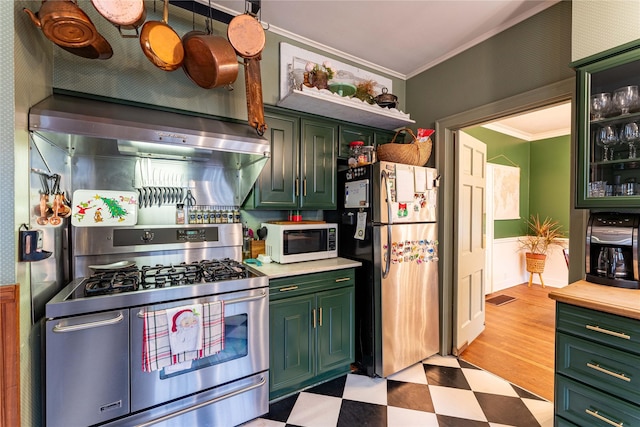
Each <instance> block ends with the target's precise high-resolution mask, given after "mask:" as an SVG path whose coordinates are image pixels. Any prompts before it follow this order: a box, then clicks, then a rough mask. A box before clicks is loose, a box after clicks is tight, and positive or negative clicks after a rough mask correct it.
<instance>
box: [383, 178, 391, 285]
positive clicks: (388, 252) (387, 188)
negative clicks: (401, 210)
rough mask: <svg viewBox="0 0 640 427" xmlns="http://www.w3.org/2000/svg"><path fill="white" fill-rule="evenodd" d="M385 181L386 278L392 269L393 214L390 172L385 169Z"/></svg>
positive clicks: (384, 277)
mask: <svg viewBox="0 0 640 427" xmlns="http://www.w3.org/2000/svg"><path fill="white" fill-rule="evenodd" d="M381 177H382V180H383V181H384V184H385V185H384V188H385V192H386V193H387V250H386V251H384V254H383V255H382V256H383V257H384V258H383V260H382V261H383V262H384V270H382V278H383V279H386V278H387V276H388V275H389V270H390V269H391V224H393V216H392V215H391V188H390V186H389V174H388V173H387V171H385V170H383V171H382V173H381Z"/></svg>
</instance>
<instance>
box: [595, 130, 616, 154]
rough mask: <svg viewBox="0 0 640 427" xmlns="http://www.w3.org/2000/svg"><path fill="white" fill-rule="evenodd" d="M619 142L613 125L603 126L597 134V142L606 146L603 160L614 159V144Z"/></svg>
mask: <svg viewBox="0 0 640 427" xmlns="http://www.w3.org/2000/svg"><path fill="white" fill-rule="evenodd" d="M618 142H619V140H618V134H617V132H616V129H615V127H613V126H602V127H601V128H600V129H599V130H598V133H597V134H596V144H597V145H599V146H601V147H603V148H604V155H603V158H602V160H605V161H606V160H613V146H614V145H615V144H617V143H618Z"/></svg>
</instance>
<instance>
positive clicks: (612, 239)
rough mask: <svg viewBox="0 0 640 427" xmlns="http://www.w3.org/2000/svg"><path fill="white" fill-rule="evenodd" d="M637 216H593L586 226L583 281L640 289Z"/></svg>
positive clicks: (623, 214)
mask: <svg viewBox="0 0 640 427" xmlns="http://www.w3.org/2000/svg"><path fill="white" fill-rule="evenodd" d="M639 226H640V215H638V214H626V213H601V212H600V213H593V214H592V215H591V217H590V218H589V223H588V225H587V239H586V243H587V251H586V252H587V253H586V271H587V274H586V280H587V281H588V282H592V283H598V284H601V285H608V286H615V287H620V288H630V289H640V276H639V274H638V228H639Z"/></svg>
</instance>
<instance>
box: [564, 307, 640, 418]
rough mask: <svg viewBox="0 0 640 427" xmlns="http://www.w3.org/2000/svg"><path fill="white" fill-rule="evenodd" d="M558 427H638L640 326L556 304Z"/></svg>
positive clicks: (590, 311) (616, 318)
mask: <svg viewBox="0 0 640 427" xmlns="http://www.w3.org/2000/svg"><path fill="white" fill-rule="evenodd" d="M555 369H556V371H555V405H554V408H555V412H556V413H555V416H556V425H572V424H570V423H573V424H575V425H640V321H639V320H636V319H631V318H627V317H623V316H618V315H614V314H610V313H604V312H600V311H597V310H592V309H588V308H584V307H577V306H573V305H571V304H566V303H560V302H558V303H557V304H556V360H555Z"/></svg>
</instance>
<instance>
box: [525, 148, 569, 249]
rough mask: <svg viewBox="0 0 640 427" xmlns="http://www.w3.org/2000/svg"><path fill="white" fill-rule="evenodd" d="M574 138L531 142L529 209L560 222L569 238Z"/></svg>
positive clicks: (542, 216)
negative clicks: (572, 139) (572, 144)
mask: <svg viewBox="0 0 640 427" xmlns="http://www.w3.org/2000/svg"><path fill="white" fill-rule="evenodd" d="M570 166H571V138H570V137H569V136H568V135H567V136H560V137H557V138H549V139H542V140H539V141H533V142H531V163H530V173H529V210H530V212H531V213H533V214H535V213H538V214H539V215H540V218H541V219H542V218H544V217H547V216H548V217H549V218H553V219H555V220H557V221H558V222H559V223H560V225H561V226H562V230H563V232H564V233H565V235H566V236H567V237H568V233H569V210H570V205H571V203H570V192H571V167H570Z"/></svg>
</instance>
